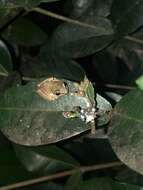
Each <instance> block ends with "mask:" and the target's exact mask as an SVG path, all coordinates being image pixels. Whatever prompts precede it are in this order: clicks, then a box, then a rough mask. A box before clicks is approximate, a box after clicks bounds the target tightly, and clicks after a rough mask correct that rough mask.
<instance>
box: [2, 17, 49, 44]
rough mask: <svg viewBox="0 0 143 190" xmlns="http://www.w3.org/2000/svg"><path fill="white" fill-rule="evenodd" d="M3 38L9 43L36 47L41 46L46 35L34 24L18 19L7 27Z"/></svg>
mask: <svg viewBox="0 0 143 190" xmlns="http://www.w3.org/2000/svg"><path fill="white" fill-rule="evenodd" d="M3 36H4V38H5V39H7V40H8V41H10V42H13V43H16V44H18V45H23V46H36V45H41V44H43V43H44V42H45V41H46V39H47V35H46V33H45V32H44V31H42V30H41V29H40V27H38V26H37V25H36V24H34V23H33V22H31V21H30V20H28V19H25V18H19V19H17V20H16V21H15V22H14V23H12V24H11V25H9V26H8V27H7V29H6V30H5V31H4V32H3Z"/></svg>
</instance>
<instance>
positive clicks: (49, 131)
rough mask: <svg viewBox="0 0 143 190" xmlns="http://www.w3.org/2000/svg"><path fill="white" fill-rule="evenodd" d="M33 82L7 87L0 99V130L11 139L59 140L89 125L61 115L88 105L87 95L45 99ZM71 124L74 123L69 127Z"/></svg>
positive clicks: (29, 141)
mask: <svg viewBox="0 0 143 190" xmlns="http://www.w3.org/2000/svg"><path fill="white" fill-rule="evenodd" d="M36 91H37V82H32V83H29V84H28V85H25V86H21V87H20V86H19V85H18V86H14V87H13V88H10V89H8V90H7V91H6V92H5V94H4V95H2V97H3V98H1V99H0V101H1V102H0V110H1V117H0V120H1V127H2V131H3V132H4V134H5V135H6V136H8V137H9V138H10V139H11V140H12V141H14V142H16V143H20V144H26V145H41V144H48V143H52V142H56V141H60V140H63V139H66V138H69V137H72V136H74V135H77V134H79V133H81V132H83V131H86V130H88V129H89V128H90V126H89V125H86V124H85V123H84V122H82V121H81V120H80V119H76V118H71V119H69V118H65V117H64V116H63V115H62V112H63V111H72V110H73V108H74V107H83V108H86V106H88V105H89V101H88V100H87V98H84V97H80V96H77V97H76V96H68V95H65V96H61V97H59V98H58V99H57V100H55V101H52V102H51V101H46V100H44V99H43V98H42V97H40V96H39V95H38V94H37V92H36ZM73 126H74V127H73Z"/></svg>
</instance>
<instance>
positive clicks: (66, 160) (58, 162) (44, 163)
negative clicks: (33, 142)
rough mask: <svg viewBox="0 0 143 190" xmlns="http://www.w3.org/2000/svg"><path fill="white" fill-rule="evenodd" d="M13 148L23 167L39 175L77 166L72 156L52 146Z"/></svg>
mask: <svg viewBox="0 0 143 190" xmlns="http://www.w3.org/2000/svg"><path fill="white" fill-rule="evenodd" d="M14 148H15V151H16V155H17V156H18V158H19V159H20V161H21V163H22V164H23V165H24V167H25V168H26V169H27V170H28V171H30V172H36V173H38V174H40V175H43V174H46V175H47V174H50V173H55V172H58V171H61V170H66V169H71V168H73V167H76V166H77V165H79V164H78V162H77V161H76V160H75V159H74V158H73V157H72V156H70V155H69V154H68V153H67V152H65V151H64V150H62V149H61V148H58V147H56V146H54V145H50V146H44V147H36V148H33V147H24V146H21V145H14Z"/></svg>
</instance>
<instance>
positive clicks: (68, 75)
mask: <svg viewBox="0 0 143 190" xmlns="http://www.w3.org/2000/svg"><path fill="white" fill-rule="evenodd" d="M51 48H52V47H51ZM51 48H50V49H51ZM39 56H40V60H39V62H40V64H41V65H42V69H43V70H44V68H45V71H44V72H43V70H42V71H41V73H39V76H42V77H43V75H46V76H47V77H51V76H54V77H57V78H65V79H69V80H73V81H81V80H83V79H84V77H85V71H84V70H83V69H82V67H81V66H80V65H79V64H77V62H75V61H74V60H72V59H71V58H67V57H66V56H59V55H58V54H57V53H56V52H51V51H48V49H47V48H43V49H41V52H40V55H39ZM37 66H38V65H37ZM33 67H34V66H33ZM33 69H34V68H33ZM36 72H37V71H35V73H36Z"/></svg>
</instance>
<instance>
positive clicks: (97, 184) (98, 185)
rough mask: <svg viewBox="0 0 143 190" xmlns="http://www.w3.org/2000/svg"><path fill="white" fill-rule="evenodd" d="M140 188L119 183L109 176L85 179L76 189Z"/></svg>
mask: <svg viewBox="0 0 143 190" xmlns="http://www.w3.org/2000/svg"><path fill="white" fill-rule="evenodd" d="M95 189H99V190H142V189H143V188H142V187H139V186H135V185H130V184H126V183H119V182H116V181H113V180H111V179H110V178H94V179H91V180H86V181H85V182H83V184H82V185H81V186H79V188H78V190H95Z"/></svg>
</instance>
